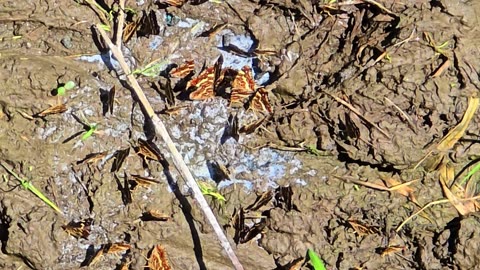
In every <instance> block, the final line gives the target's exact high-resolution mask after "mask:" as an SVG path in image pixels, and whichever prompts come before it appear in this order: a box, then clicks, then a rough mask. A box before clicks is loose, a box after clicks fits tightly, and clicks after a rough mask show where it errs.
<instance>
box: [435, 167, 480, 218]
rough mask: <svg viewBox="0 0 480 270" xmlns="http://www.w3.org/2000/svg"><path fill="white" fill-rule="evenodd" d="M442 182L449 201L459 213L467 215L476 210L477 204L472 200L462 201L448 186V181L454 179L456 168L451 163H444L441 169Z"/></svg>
mask: <svg viewBox="0 0 480 270" xmlns="http://www.w3.org/2000/svg"><path fill="white" fill-rule="evenodd" d="M439 172H440V184H441V185H442V190H443V193H444V194H445V197H447V199H448V201H450V203H451V204H452V205H453V206H454V207H455V209H457V211H458V213H459V214H460V215H462V216H465V215H467V214H469V213H474V212H475V211H476V208H475V204H474V203H472V201H462V200H460V199H459V198H457V196H455V194H453V192H452V191H450V189H449V188H448V187H447V184H446V183H450V182H452V181H453V179H454V177H455V172H454V168H453V167H452V166H451V165H450V164H449V163H446V164H443V165H442V166H441V167H440V169H439Z"/></svg>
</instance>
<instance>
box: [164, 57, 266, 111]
mask: <svg viewBox="0 0 480 270" xmlns="http://www.w3.org/2000/svg"><path fill="white" fill-rule="evenodd" d="M222 65H223V58H222V56H220V57H219V58H218V60H217V61H216V62H215V64H214V65H213V66H209V67H206V68H204V69H203V70H202V71H201V72H200V73H199V74H198V75H197V76H196V77H193V78H191V79H190V80H188V81H187V83H186V89H187V91H189V98H190V99H191V100H205V99H209V98H213V97H215V96H218V95H221V91H223V90H225V89H228V88H230V89H231V90H230V92H229V94H228V96H229V100H230V105H231V106H238V105H241V106H242V105H246V106H247V108H248V109H250V110H252V111H254V112H261V113H272V106H271V105H270V101H269V99H268V91H266V90H265V88H263V87H258V86H257V85H256V83H255V80H254V78H253V74H252V69H251V68H250V67H249V66H244V67H243V68H242V69H241V70H234V69H232V68H222ZM194 68H195V65H194V61H186V62H185V63H184V64H182V65H181V66H179V67H177V68H175V69H173V70H171V71H170V72H169V75H170V77H171V78H180V79H185V78H190V77H192V75H193V73H194Z"/></svg>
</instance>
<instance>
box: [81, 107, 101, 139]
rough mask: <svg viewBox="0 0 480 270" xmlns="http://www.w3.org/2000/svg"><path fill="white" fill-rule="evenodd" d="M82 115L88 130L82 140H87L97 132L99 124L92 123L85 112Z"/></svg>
mask: <svg viewBox="0 0 480 270" xmlns="http://www.w3.org/2000/svg"><path fill="white" fill-rule="evenodd" d="M81 116H82V119H83V121H84V122H85V127H86V128H85V130H86V131H85V133H84V134H83V135H82V138H81V140H82V141H85V140H86V139H88V138H90V137H91V136H92V135H93V134H94V133H95V131H97V127H98V124H97V123H93V124H91V123H90V122H88V120H87V118H85V115H84V114H83V113H82V114H81Z"/></svg>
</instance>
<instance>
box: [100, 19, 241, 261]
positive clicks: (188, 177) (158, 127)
mask: <svg viewBox="0 0 480 270" xmlns="http://www.w3.org/2000/svg"><path fill="white" fill-rule="evenodd" d="M96 27H97V30H98V31H99V32H100V35H102V37H103V39H104V40H105V42H106V43H107V45H108V47H109V48H110V50H111V51H112V53H113V55H114V56H115V58H116V59H117V61H118V62H119V63H120V66H121V67H122V69H123V72H124V73H125V74H127V79H128V81H129V83H130V85H131V86H132V88H133V90H134V92H135V95H136V96H137V97H138V99H139V100H140V104H141V105H142V107H143V108H144V109H145V112H146V114H147V115H146V116H145V117H148V118H150V119H151V120H152V122H153V125H154V126H155V131H156V133H157V134H159V135H160V136H161V137H162V139H163V140H164V141H165V143H166V144H167V148H168V150H169V151H170V153H171V155H172V158H173V163H174V165H175V167H176V168H177V169H178V171H179V172H180V174H181V175H182V177H183V179H185V181H186V182H187V185H188V186H189V187H190V188H191V189H192V191H193V197H194V198H195V200H196V201H197V202H198V204H199V205H200V209H201V210H202V211H203V213H204V215H205V216H206V218H207V220H208V221H209V222H210V225H212V227H213V230H214V231H215V234H216V235H217V237H218V240H219V241H220V243H221V245H222V247H223V249H224V250H225V252H226V253H227V255H228V257H229V258H230V260H231V261H232V264H233V265H234V267H235V269H236V270H243V266H242V264H241V263H240V261H239V260H238V258H237V255H235V252H234V251H233V249H232V246H231V245H230V242H229V241H228V239H227V237H226V236H225V233H224V232H223V230H222V227H220V224H218V222H217V220H216V218H215V215H214V214H213V212H212V209H210V206H209V205H208V203H207V201H206V200H205V197H203V194H202V192H201V191H200V188H199V187H198V185H197V182H196V181H195V179H194V178H193V175H192V173H191V172H190V170H189V169H188V167H187V165H186V164H185V162H184V161H183V158H182V156H181V155H180V153H179V152H178V150H177V148H176V147H175V145H174V143H173V141H172V138H171V137H170V135H169V134H168V132H167V129H166V128H165V125H164V124H163V122H162V121H161V120H160V118H158V116H157V115H156V114H155V112H154V110H153V109H152V106H151V105H150V103H149V102H148V100H147V98H146V97H145V94H144V93H143V90H142V88H141V87H140V85H139V84H138V82H137V80H136V79H135V76H134V75H133V74H132V73H131V71H130V68H129V67H128V65H127V63H126V62H125V59H124V57H123V54H122V52H121V51H120V50H119V48H118V47H117V46H115V45H114V44H113V43H112V41H111V40H110V39H109V38H108V36H107V33H105V31H104V30H103V29H102V28H101V27H100V25H98V24H97V25H96Z"/></svg>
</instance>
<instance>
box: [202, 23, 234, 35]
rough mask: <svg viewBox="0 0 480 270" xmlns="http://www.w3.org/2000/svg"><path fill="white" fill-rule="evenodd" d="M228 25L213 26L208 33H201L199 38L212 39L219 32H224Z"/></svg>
mask: <svg viewBox="0 0 480 270" xmlns="http://www.w3.org/2000/svg"><path fill="white" fill-rule="evenodd" d="M227 25H228V24H227V23H221V24H217V25H215V26H213V27H212V28H210V29H208V30H207V31H205V32H203V33H201V34H200V35H198V37H208V38H209V39H212V38H213V37H214V36H215V35H216V34H217V33H218V32H220V31H222V30H223V28H225V26H227Z"/></svg>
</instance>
